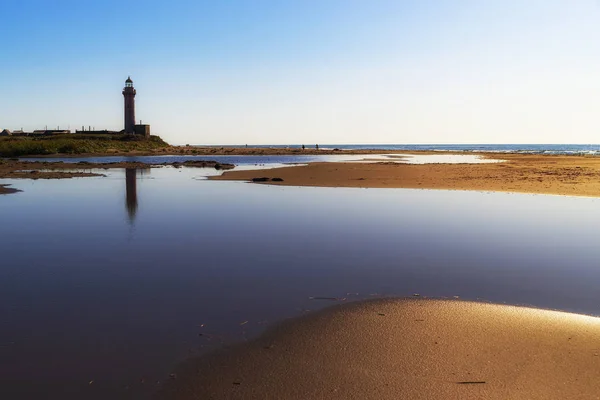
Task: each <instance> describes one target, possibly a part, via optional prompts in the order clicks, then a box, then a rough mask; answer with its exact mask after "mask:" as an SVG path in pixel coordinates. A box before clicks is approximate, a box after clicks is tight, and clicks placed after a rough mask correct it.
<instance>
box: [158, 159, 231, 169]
mask: <svg viewBox="0 0 600 400" xmlns="http://www.w3.org/2000/svg"><path fill="white" fill-rule="evenodd" d="M162 165H171V166H172V167H174V168H181V167H193V168H214V169H216V170H225V169H233V168H235V165H233V164H223V163H220V162H217V161H204V160H198V161H196V160H187V161H184V162H180V161H175V162H172V163H163V164H162Z"/></svg>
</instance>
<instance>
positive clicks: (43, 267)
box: [0, 168, 600, 399]
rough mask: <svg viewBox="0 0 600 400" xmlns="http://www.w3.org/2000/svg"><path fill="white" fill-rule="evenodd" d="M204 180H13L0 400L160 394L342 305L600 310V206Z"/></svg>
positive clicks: (196, 176) (1, 237)
mask: <svg viewBox="0 0 600 400" xmlns="http://www.w3.org/2000/svg"><path fill="white" fill-rule="evenodd" d="M207 172H210V171H204V170H201V169H197V168H189V169H188V168H181V169H175V168H158V169H144V170H137V171H135V170H129V171H125V170H116V171H108V172H106V171H103V173H107V174H108V176H107V177H94V178H77V179H67V180H50V181H45V180H38V181H32V180H18V181H10V180H6V181H3V183H12V184H13V185H14V186H15V187H17V188H19V189H22V190H23V192H21V193H17V194H11V195H5V196H0V250H1V251H0V257H1V258H0V398H2V399H30V398H61V399H107V398H110V399H121V398H122V399H145V398H149V397H150V396H151V393H152V392H153V391H154V390H155V388H156V387H157V386H158V385H159V384H160V382H161V381H164V380H165V379H170V378H169V373H170V372H171V371H172V368H173V367H174V366H175V365H176V364H177V363H178V362H180V361H182V360H184V359H185V358H187V357H190V356H194V355H198V354H202V353H203V352H206V351H208V350H210V349H213V348H215V347H218V346H221V345H223V344H227V343H234V342H236V341H240V340H245V339H246V338H249V337H252V336H254V335H256V334H258V333H260V332H261V331H262V330H263V329H264V328H265V327H266V326H269V324H272V323H274V322H276V321H280V320H282V319H285V318H289V317H294V316H297V315H300V314H302V313H303V312H306V311H307V310H314V309H317V308H321V307H324V306H327V305H330V304H332V303H335V302H337V301H352V300H355V299H361V298H370V297H374V296H388V295H390V296H412V295H413V294H419V295H421V296H432V297H444V296H445V297H452V296H460V297H461V298H464V299H481V300H484V301H493V302H498V303H503V302H506V303H510V304H526V305H532V306H536V307H543V308H550V309H559V310H565V311H572V312H578V313H586V314H592V315H598V314H600V306H599V304H600V291H598V290H597V287H596V286H597V282H600V268H599V261H598V260H600V246H598V244H597V237H598V234H599V233H600V212H599V211H600V199H595V198H581V197H559V196H544V195H525V194H508V193H482V192H460V191H434V190H411V189H358V188H312V187H287V186H268V185H253V184H249V183H243V182H230V181H206V180H203V179H202V178H203V177H204V176H206V175H207ZM320 298H321V299H320ZM323 298H324V299H323ZM335 299H337V300H335ZM343 299H345V300H343Z"/></svg>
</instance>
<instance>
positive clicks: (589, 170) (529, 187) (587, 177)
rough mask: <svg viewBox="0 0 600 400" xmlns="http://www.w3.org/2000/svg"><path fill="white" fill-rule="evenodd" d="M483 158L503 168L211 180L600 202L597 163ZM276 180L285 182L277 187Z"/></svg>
mask: <svg viewBox="0 0 600 400" xmlns="http://www.w3.org/2000/svg"><path fill="white" fill-rule="evenodd" d="M411 154H431V153H415V152H411ZM437 154H440V153H439V152H438V153H437ZM445 154H448V153H445ZM482 157H486V158H490V159H497V160H503V161H504V162H500V163H488V164H422V165H415V164H401V163H394V162H372V163H356V162H344V163H311V164H309V165H306V166H290V167H283V168H276V169H269V170H264V171H229V172H226V173H225V174H223V175H222V176H216V177H211V178H210V179H214V180H247V181H251V180H252V179H253V178H268V180H267V181H266V182H263V183H268V184H277V185H291V186H320V187H360V188H414V189H448V190H477V191H496V192H519V193H541V194H554V195H569V196H592V197H598V196H600V158H598V157H586V156H558V155H528V154H495V153H488V154H483V155H482ZM272 178H280V179H282V180H281V181H279V180H278V179H276V181H275V182H274V181H271V179H272ZM263 181H264V180H263Z"/></svg>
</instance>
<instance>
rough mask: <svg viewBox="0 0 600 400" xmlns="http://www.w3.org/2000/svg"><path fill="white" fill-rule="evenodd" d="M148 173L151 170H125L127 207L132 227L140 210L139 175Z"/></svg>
mask: <svg viewBox="0 0 600 400" xmlns="http://www.w3.org/2000/svg"><path fill="white" fill-rule="evenodd" d="M148 171H149V168H148V169H143V168H126V169H125V206H126V208H127V215H128V217H129V223H130V224H132V225H133V224H134V223H135V216H136V214H137V210H138V196H137V175H138V174H139V175H144V173H146V172H148Z"/></svg>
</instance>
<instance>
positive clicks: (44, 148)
mask: <svg viewBox="0 0 600 400" xmlns="http://www.w3.org/2000/svg"><path fill="white" fill-rule="evenodd" d="M167 146H169V145H168V143H166V142H164V141H163V140H162V139H161V138H160V137H158V136H150V138H149V139H146V138H144V137H140V136H133V135H124V134H119V135H77V134H74V135H64V136H63V135H61V136H48V137H34V138H32V137H1V138H0V157H20V156H33V155H51V154H84V153H92V154H93V153H108V152H113V151H117V152H128V151H134V150H136V151H151V150H156V149H159V148H162V147H167Z"/></svg>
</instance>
